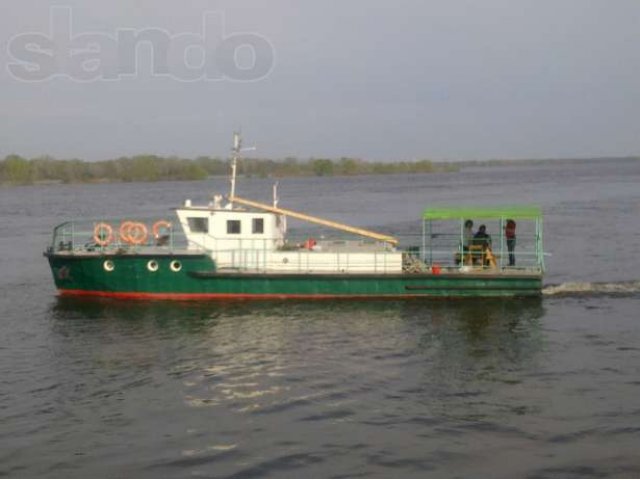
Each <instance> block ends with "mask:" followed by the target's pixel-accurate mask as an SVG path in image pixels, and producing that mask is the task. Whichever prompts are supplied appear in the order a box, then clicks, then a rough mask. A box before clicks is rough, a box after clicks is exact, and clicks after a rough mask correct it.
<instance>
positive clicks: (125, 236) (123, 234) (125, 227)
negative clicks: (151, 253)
mask: <svg viewBox="0 0 640 480" xmlns="http://www.w3.org/2000/svg"><path fill="white" fill-rule="evenodd" d="M131 225H133V222H132V221H131V220H127V221H126V222H122V223H121V224H120V229H119V230H118V232H119V233H120V239H121V240H122V241H123V242H126V243H131V240H129V230H130V228H131Z"/></svg>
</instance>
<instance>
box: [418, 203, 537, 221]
mask: <svg viewBox="0 0 640 480" xmlns="http://www.w3.org/2000/svg"><path fill="white" fill-rule="evenodd" d="M422 216H423V218H424V219H425V220H453V219H474V218H481V219H484V218H496V219H500V218H504V219H507V218H512V219H514V220H518V219H536V218H541V217H542V209H541V208H540V207H538V206H536V205H511V206H498V207H429V208H426V209H425V210H424V212H423V213H422Z"/></svg>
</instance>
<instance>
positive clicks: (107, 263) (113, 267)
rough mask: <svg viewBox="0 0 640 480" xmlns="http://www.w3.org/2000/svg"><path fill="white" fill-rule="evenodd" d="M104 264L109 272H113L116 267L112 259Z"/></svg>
mask: <svg viewBox="0 0 640 480" xmlns="http://www.w3.org/2000/svg"><path fill="white" fill-rule="evenodd" d="M102 266H103V268H104V269H105V270H106V271H107V272H113V270H114V269H115V268H116V266H115V265H114V264H113V261H112V260H105V261H104V263H103V264H102Z"/></svg>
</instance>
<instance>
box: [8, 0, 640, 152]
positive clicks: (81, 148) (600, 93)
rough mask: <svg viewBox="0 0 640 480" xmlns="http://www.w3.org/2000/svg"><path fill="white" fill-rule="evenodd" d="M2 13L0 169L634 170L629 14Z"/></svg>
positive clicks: (407, 8) (176, 5) (542, 9)
mask: <svg viewBox="0 0 640 480" xmlns="http://www.w3.org/2000/svg"><path fill="white" fill-rule="evenodd" d="M2 5H3V10H2V15H1V16H0V43H1V48H0V157H4V156H5V155H8V154H10V153H17V154H20V155H23V156H26V157H34V156H39V155H52V156H55V157H58V158H72V157H77V158H82V159H87V160H99V159H107V158H115V157H118V156H123V155H135V154H144V153H150V154H159V155H177V156H181V157H197V156H199V155H211V156H226V155H227V154H228V152H229V148H230V146H231V138H232V132H233V131H234V130H236V129H238V128H241V129H242V133H243V137H244V141H245V145H251V146H255V147H256V151H255V152H252V154H251V155H252V156H258V157H268V158H284V157H287V156H296V157H299V158H309V157H315V158H318V157H329V158H338V157H342V156H348V157H356V158H363V159H366V160H376V161H380V160H382V161H393V160H416V159H432V160H436V161H456V160H473V159H490V158H557V157H572V158H574V157H599V156H628V155H640V133H639V132H640V128H639V127H640V88H639V85H640V82H639V80H640V2H638V1H637V0H616V1H610V0H603V1H592V0H553V1H552V0H529V1H527V0H522V1H520V0H482V1H480V0H469V1H462V0H437V1H436V0H433V1H429V0H416V1H412V0H393V1H392V0H387V1H379V0H340V1H335V0H322V1H320V0H317V1H314V2H312V1H293V0H262V1H258V0H255V1H248V0H230V1H213V0H191V1H189V2H179V1H176V0H171V1H168V0H137V1H135V2H133V1H131V0H96V1H91V2H89V1H72V0H67V1H55V2H51V1H49V2H47V1H40V0H3V4H2ZM65 19H68V21H67V23H66V24H65ZM65 25H67V26H68V28H67V27H65ZM69 25H70V26H69ZM65 32H67V33H65ZM127 35H129V37H128V36H127ZM145 35H146V36H145ZM131 38H135V39H138V40H141V41H139V42H137V43H136V42H135V41H132V40H131ZM145 38H153V39H154V40H153V42H154V43H153V46H152V42H146V43H145V42H144V41H142V40H144V39H145ZM162 38H164V39H165V40H167V39H168V40H167V41H168V42H169V43H168V44H166V45H169V46H168V47H166V48H163V44H162V42H161V39H162ZM158 39H160V40H158ZM166 45H165V46H166ZM83 55H84V56H83ZM154 55H155V57H154ZM154 58H156V60H157V62H156V63H155V64H154ZM82 59H88V60H89V61H88V63H83V62H82V61H81V60H82ZM154 65H155V66H154ZM131 68H133V70H131ZM162 68H164V70H162ZM154 69H155V70H154ZM38 75H39V76H40V77H42V78H39V79H35V77H38ZM83 75H84V76H83Z"/></svg>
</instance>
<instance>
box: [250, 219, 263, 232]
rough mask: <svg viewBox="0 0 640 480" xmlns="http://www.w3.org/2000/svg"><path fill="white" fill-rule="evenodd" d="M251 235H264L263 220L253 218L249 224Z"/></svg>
mask: <svg viewBox="0 0 640 480" xmlns="http://www.w3.org/2000/svg"><path fill="white" fill-rule="evenodd" d="M251 233H264V218H254V219H253V222H252V223H251Z"/></svg>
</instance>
